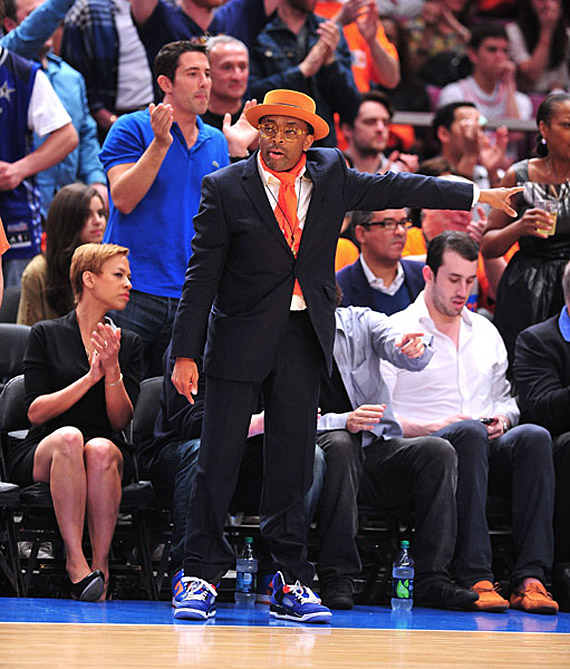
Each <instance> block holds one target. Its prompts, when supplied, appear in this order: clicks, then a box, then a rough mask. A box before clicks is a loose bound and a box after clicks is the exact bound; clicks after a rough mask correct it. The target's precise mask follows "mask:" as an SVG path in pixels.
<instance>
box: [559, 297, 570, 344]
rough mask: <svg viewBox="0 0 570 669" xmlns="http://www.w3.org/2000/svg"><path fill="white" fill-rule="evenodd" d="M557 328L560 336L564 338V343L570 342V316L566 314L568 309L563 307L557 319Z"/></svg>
mask: <svg viewBox="0 0 570 669" xmlns="http://www.w3.org/2000/svg"><path fill="white" fill-rule="evenodd" d="M558 327H559V329H560V334H561V335H562V337H563V338H564V341H568V342H570V315H569V314H568V307H566V306H565V307H563V309H562V311H561V312H560V316H559V318H558Z"/></svg>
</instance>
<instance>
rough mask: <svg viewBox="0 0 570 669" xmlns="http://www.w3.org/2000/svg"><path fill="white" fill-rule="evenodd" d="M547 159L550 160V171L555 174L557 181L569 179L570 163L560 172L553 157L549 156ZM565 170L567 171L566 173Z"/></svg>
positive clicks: (561, 181)
mask: <svg viewBox="0 0 570 669" xmlns="http://www.w3.org/2000/svg"><path fill="white" fill-rule="evenodd" d="M546 160H547V162H548V171H549V172H550V174H551V175H552V176H553V178H554V181H555V182H556V183H558V184H559V183H563V182H564V181H568V179H570V165H569V166H567V167H566V169H565V170H564V171H563V172H562V173H559V172H558V170H557V169H556V168H555V167H554V162H553V160H552V158H551V157H550V156H548V157H547V159H546ZM564 172H566V174H565V173H564Z"/></svg>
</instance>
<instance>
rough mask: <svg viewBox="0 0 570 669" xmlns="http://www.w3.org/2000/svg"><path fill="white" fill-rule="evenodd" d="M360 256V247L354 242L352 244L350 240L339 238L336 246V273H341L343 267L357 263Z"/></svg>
mask: <svg viewBox="0 0 570 669" xmlns="http://www.w3.org/2000/svg"><path fill="white" fill-rule="evenodd" d="M359 255H360V254H359V252H358V247H357V246H356V244H355V243H354V242H351V241H350V239H345V238H344V237H339V238H338V243H337V245H336V256H335V259H334V271H335V272H340V270H341V269H342V268H343V267H346V266H347V265H352V263H353V262H356V260H357V259H358V256H359Z"/></svg>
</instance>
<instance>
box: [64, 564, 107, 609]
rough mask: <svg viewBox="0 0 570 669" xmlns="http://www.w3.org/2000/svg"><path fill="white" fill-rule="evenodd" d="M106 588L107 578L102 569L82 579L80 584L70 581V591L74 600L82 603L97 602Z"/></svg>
mask: <svg viewBox="0 0 570 669" xmlns="http://www.w3.org/2000/svg"><path fill="white" fill-rule="evenodd" d="M104 588H105V577H104V575H103V572H102V571H101V570H100V569H96V570H95V571H92V572H91V573H90V574H87V576H86V577H85V578H82V579H81V580H80V581H79V583H72V582H71V579H70V580H69V589H70V590H71V596H72V598H73V599H77V600H79V601H80V602H96V601H97V600H98V599H99V598H100V597H101V595H102V594H103V589H104Z"/></svg>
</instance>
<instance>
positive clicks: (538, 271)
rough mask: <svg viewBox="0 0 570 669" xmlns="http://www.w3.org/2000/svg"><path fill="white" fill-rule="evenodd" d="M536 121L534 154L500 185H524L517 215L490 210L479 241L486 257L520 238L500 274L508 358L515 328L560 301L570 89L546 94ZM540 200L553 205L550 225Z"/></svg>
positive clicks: (567, 216)
mask: <svg viewBox="0 0 570 669" xmlns="http://www.w3.org/2000/svg"><path fill="white" fill-rule="evenodd" d="M536 122H537V125H538V131H539V132H538V136H537V146H536V153H537V157H536V158H527V159H525V160H521V161H520V162H518V163H515V164H514V165H512V166H511V167H510V168H509V169H508V170H507V173H506V174H505V176H504V177H503V179H502V181H501V183H500V184H499V186H502V187H508V186H524V191H523V192H521V193H518V194H517V195H515V196H514V198H513V200H512V206H513V208H514V209H516V210H517V211H518V218H517V219H515V220H514V221H513V219H512V218H510V217H507V216H506V215H504V214H503V213H502V212H499V211H496V210H494V211H492V212H491V213H490V215H489V222H488V225H487V229H486V230H485V232H484V234H483V238H482V240H481V252H482V253H483V255H484V256H486V257H487V258H497V257H499V256H502V255H504V254H505V253H506V252H507V251H508V250H509V249H510V248H511V246H512V245H513V244H514V243H515V242H519V246H520V249H519V251H518V252H517V253H516V254H515V255H514V256H513V257H512V259H511V261H510V262H509V264H508V265H507V268H506V269H505V271H504V273H503V275H502V277H501V281H500V283H499V287H498V291H497V306H496V309H495V325H496V326H497V328H498V329H499V331H500V333H501V335H502V336H503V339H504V340H505V344H506V347H507V350H508V352H509V357H510V359H511V360H512V355H513V350H514V344H515V339H516V337H517V335H518V333H519V332H520V331H521V330H523V329H524V328H526V327H528V326H529V325H533V324H534V323H539V322H541V321H543V320H545V319H547V318H550V317H551V316H554V314H556V313H558V312H559V311H560V310H561V309H562V307H563V306H564V297H563V295H562V275H563V273H564V267H565V265H566V263H567V262H568V261H569V260H570V94H568V93H560V94H555V95H550V96H548V97H547V98H546V99H545V100H544V102H543V103H542V104H541V105H540V107H539V109H538V113H537V117H536ZM544 203H552V205H548V206H554V207H555V208H556V209H557V212H556V213H557V218H556V224H555V227H554V228H553V225H552V219H551V217H550V214H549V213H548V212H547V211H546V210H545V208H546V205H545V204H544Z"/></svg>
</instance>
